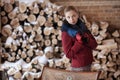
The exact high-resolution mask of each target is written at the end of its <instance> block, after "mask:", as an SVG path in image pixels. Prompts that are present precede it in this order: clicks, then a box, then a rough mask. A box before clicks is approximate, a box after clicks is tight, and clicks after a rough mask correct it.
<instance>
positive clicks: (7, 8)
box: [4, 3, 13, 13]
mask: <svg viewBox="0 0 120 80" xmlns="http://www.w3.org/2000/svg"><path fill="white" fill-rule="evenodd" d="M4 10H5V11H6V12H7V13H9V12H11V11H12V10H13V6H12V4H10V3H5V6H4Z"/></svg>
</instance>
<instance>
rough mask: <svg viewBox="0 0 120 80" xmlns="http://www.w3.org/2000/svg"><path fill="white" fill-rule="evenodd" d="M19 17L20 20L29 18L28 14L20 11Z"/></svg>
mask: <svg viewBox="0 0 120 80" xmlns="http://www.w3.org/2000/svg"><path fill="white" fill-rule="evenodd" d="M17 18H18V19H19V20H20V21H24V20H25V19H27V18H28V15H27V14H24V13H19V14H18V15H17Z"/></svg>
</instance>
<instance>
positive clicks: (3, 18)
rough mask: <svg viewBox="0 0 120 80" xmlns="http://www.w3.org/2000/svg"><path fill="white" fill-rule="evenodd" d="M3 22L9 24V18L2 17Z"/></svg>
mask: <svg viewBox="0 0 120 80" xmlns="http://www.w3.org/2000/svg"><path fill="white" fill-rule="evenodd" d="M1 22H2V24H7V22H8V18H7V17H6V16H4V17H2V18H1Z"/></svg>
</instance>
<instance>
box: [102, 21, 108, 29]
mask: <svg viewBox="0 0 120 80" xmlns="http://www.w3.org/2000/svg"><path fill="white" fill-rule="evenodd" d="M108 26H109V24H108V22H103V21H101V22H100V28H101V29H107V28H108Z"/></svg>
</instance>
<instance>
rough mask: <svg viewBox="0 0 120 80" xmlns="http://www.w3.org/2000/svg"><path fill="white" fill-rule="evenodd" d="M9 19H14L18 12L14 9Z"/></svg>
mask: <svg viewBox="0 0 120 80" xmlns="http://www.w3.org/2000/svg"><path fill="white" fill-rule="evenodd" d="M8 17H9V19H14V18H15V17H16V12H15V11H12V12H10V13H9V14H8Z"/></svg>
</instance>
